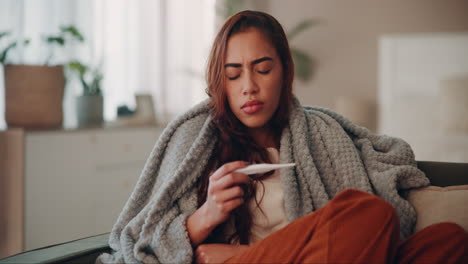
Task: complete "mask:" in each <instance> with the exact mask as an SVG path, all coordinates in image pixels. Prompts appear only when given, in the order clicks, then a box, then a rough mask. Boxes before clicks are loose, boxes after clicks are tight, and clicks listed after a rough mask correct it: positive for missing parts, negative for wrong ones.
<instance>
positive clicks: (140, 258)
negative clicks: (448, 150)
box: [96, 98, 429, 263]
mask: <svg viewBox="0 0 468 264" xmlns="http://www.w3.org/2000/svg"><path fill="white" fill-rule="evenodd" d="M291 109H292V111H291V114H290V119H289V124H288V126H287V127H286V128H284V130H283V132H282V136H281V142H280V162H281V163H293V162H294V163H296V166H295V167H294V168H286V169H281V171H280V179H281V183H282V185H283V188H284V205H285V210H286V216H287V218H288V220H289V221H290V222H292V221H294V220H295V219H297V218H300V217H302V216H304V215H307V214H309V213H310V212H312V211H315V210H317V209H320V208H322V207H323V206H324V205H325V204H326V203H327V202H328V201H330V199H332V198H333V197H334V196H335V195H336V194H338V193H339V192H340V191H342V190H344V189H346V188H354V189H359V190H362V191H366V192H369V193H374V194H376V195H378V196H379V197H381V198H383V199H384V200H386V201H388V202H389V203H390V204H392V205H393V207H394V208H395V210H396V212H397V214H398V216H399V219H400V226H401V235H402V237H403V238H405V237H407V236H409V235H410V234H412V232H413V226H414V223H415V221H416V212H415V210H414V208H413V207H412V206H411V204H410V203H409V202H408V201H406V200H405V199H403V198H402V197H401V196H400V195H399V191H401V190H404V189H410V188H417V187H422V186H426V185H428V184H429V180H428V179H427V177H426V176H425V175H424V173H423V172H422V171H420V170H419V169H417V167H416V161H415V157H414V153H413V151H412V150H411V147H410V146H409V145H408V144H407V143H406V142H405V141H403V140H402V139H399V138H393V137H389V136H385V135H376V134H373V133H372V132H370V131H369V130H368V129H366V128H364V127H360V126H357V125H356V124H353V123H352V122H351V121H349V120H348V119H346V118H344V117H343V116H341V115H339V114H337V113H335V112H333V111H331V110H329V109H326V108H321V107H303V106H301V105H300V103H299V101H298V100H297V99H296V98H294V100H293V102H292V107H291ZM210 122H211V119H210V115H209V107H208V101H204V102H202V103H200V104H199V105H197V106H195V107H194V108H192V109H191V110H189V111H188V112H186V113H185V114H183V115H181V116H179V117H178V118H176V119H175V120H174V121H172V122H171V123H170V124H169V125H168V126H167V128H166V129H165V130H164V131H163V133H162V135H161V136H160V137H159V139H158V141H157V142H156V144H155V146H154V148H153V150H152V152H151V154H150V156H149V158H148V160H147V162H146V164H145V166H144V169H143V171H142V173H141V175H140V178H139V179H138V181H137V184H136V186H135V188H134V190H133V192H132V194H131V196H130V198H129V200H128V201H127V202H126V204H125V206H124V208H123V210H122V212H121V213H120V215H119V217H118V219H117V222H116V223H115V224H114V226H113V228H112V232H111V234H110V238H109V245H110V247H111V248H112V250H113V253H112V254H107V253H104V254H102V255H100V256H99V257H98V258H97V260H96V263H192V258H193V253H194V252H193V249H192V246H191V244H190V238H189V236H188V232H187V229H186V227H185V223H186V220H187V218H188V216H190V215H191V214H193V213H194V212H195V211H196V210H197V192H196V185H195V184H196V181H197V179H198V178H199V177H200V176H201V174H202V172H203V170H204V168H205V166H206V165H207V162H208V159H209V158H210V156H211V153H212V151H213V149H214V145H215V143H216V140H217V136H216V135H215V133H214V131H213V129H212V127H211V126H210ZM363 224H365V223H363Z"/></svg>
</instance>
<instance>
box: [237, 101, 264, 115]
mask: <svg viewBox="0 0 468 264" xmlns="http://www.w3.org/2000/svg"><path fill="white" fill-rule="evenodd" d="M262 108H263V102H261V101H258V100H251V101H248V102H247V103H245V104H244V105H243V106H242V107H241V109H242V111H244V113H246V114H249V115H252V114H255V113H256V112H258V111H260V110H262Z"/></svg>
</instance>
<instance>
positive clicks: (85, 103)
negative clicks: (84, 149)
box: [76, 95, 104, 127]
mask: <svg viewBox="0 0 468 264" xmlns="http://www.w3.org/2000/svg"><path fill="white" fill-rule="evenodd" d="M103 101H104V99H103V97H102V96H101V95H82V96H79V97H77V98H76V114H77V120H78V127H88V126H100V125H102V123H103V121H104V117H103V109H104V107H103V105H104V103H103Z"/></svg>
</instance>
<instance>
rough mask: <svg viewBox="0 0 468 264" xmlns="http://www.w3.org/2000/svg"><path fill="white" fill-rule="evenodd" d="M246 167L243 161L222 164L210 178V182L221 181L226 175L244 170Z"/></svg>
mask: <svg viewBox="0 0 468 264" xmlns="http://www.w3.org/2000/svg"><path fill="white" fill-rule="evenodd" d="M246 166H247V163H246V162H244V161H233V162H229V163H226V164H224V165H223V166H221V167H220V168H219V169H217V170H216V171H215V172H214V173H213V175H211V176H210V181H217V180H219V179H221V178H222V177H223V176H225V175H226V174H229V173H231V172H233V171H235V170H237V169H240V168H244V167H246Z"/></svg>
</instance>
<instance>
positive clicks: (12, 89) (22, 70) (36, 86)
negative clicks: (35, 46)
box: [5, 65, 65, 128]
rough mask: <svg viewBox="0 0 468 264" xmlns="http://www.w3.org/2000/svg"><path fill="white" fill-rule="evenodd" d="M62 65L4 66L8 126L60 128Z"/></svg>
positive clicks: (61, 116)
mask: <svg viewBox="0 0 468 264" xmlns="http://www.w3.org/2000/svg"><path fill="white" fill-rule="evenodd" d="M64 87H65V76H64V73H63V67H62V66H32V65H6V66H5V119H6V123H7V124H8V126H9V127H26V128H33V127H40V128H44V127H61V126H62V120H63V110H62V100H63V93H64Z"/></svg>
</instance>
